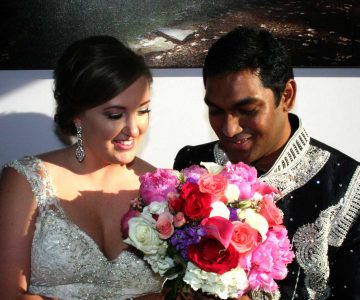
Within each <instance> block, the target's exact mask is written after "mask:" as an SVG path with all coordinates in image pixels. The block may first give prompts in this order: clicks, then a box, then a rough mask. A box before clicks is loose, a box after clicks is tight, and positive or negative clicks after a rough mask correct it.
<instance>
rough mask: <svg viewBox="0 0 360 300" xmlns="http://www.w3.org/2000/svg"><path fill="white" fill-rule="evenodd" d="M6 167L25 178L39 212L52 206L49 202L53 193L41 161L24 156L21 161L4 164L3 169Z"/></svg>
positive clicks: (33, 157)
mask: <svg viewBox="0 0 360 300" xmlns="http://www.w3.org/2000/svg"><path fill="white" fill-rule="evenodd" d="M6 167H10V168H13V169H15V170H16V171H17V172H18V173H20V174H22V175H23V176H25V178H26V180H27V181H28V182H29V184H30V186H31V189H32V192H33V193H34V196H35V199H36V201H37V204H38V208H39V210H40V211H42V210H44V209H45V207H46V206H47V205H49V204H52V203H49V201H50V199H53V198H54V197H53V195H54V192H53V188H52V184H51V182H50V178H49V175H48V173H47V170H46V168H45V166H44V164H43V162H42V160H41V159H39V158H37V157H35V156H24V157H23V158H21V159H18V160H14V161H11V162H9V163H7V164H5V166H4V168H6Z"/></svg>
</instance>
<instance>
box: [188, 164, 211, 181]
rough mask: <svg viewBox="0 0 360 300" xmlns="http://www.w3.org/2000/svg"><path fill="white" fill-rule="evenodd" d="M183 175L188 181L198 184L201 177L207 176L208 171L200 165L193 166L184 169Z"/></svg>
mask: <svg viewBox="0 0 360 300" xmlns="http://www.w3.org/2000/svg"><path fill="white" fill-rule="evenodd" d="M181 173H183V174H184V177H185V180H186V181H189V180H190V179H191V182H193V183H196V182H197V181H198V180H199V178H200V177H201V175H203V174H207V173H208V171H207V170H206V169H205V168H203V167H200V166H198V165H192V166H190V167H188V168H185V169H183V170H182V171H181Z"/></svg>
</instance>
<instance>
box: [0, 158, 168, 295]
mask: <svg viewBox="0 0 360 300" xmlns="http://www.w3.org/2000/svg"><path fill="white" fill-rule="evenodd" d="M5 167H12V168H14V169H15V170H17V171H18V172H19V173H21V174H23V175H24V176H25V177H26V179H27V181H28V182H29V183H30V185H31V187H32V191H33V193H34V195H35V197H36V200H37V202H38V208H39V213H38V216H37V219H36V229H35V233H34V238H33V242H32V255H31V277H30V285H29V292H31V293H34V294H41V295H45V296H49V297H56V298H59V299H66V300H71V299H119V300H122V299H127V298H130V297H137V296H140V295H144V294H147V293H152V292H158V291H159V290H160V289H161V284H162V281H161V279H160V278H159V277H158V276H156V275H155V274H154V273H153V272H152V271H151V269H150V267H149V266H148V265H147V263H146V262H145V261H144V260H142V259H141V258H140V257H138V256H137V255H136V254H135V253H133V252H131V251H128V250H127V251H122V252H121V253H120V255H119V256H118V257H117V258H116V259H114V260H112V261H109V260H108V259H107V258H106V257H105V256H104V255H103V253H102V252H101V251H100V249H99V248H98V246H97V244H96V243H95V242H94V241H93V240H92V239H91V238H90V236H88V235H87V234H86V233H85V232H84V231H82V230H81V229H80V228H79V227H78V226H77V225H76V224H74V223H72V222H71V221H70V220H69V219H68V218H67V217H66V215H65V213H64V211H63V209H62V208H61V206H60V204H59V201H58V200H57V198H56V195H54V188H53V186H52V183H51V178H50V177H49V176H48V174H47V171H46V168H45V166H44V164H43V162H42V161H41V160H40V159H38V158H35V157H24V158H23V159H21V160H16V161H13V162H11V163H8V164H7V165H6V166H5ZM119 234H120V232H119Z"/></svg>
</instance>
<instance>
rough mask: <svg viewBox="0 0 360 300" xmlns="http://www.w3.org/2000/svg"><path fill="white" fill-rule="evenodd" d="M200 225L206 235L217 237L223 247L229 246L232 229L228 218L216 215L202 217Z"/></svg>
mask: <svg viewBox="0 0 360 300" xmlns="http://www.w3.org/2000/svg"><path fill="white" fill-rule="evenodd" d="M201 225H202V226H204V229H205V232H206V235H207V236H211V237H213V238H215V239H217V240H218V241H219V242H220V243H221V244H222V245H223V246H224V247H225V248H227V247H228V246H229V244H230V241H231V237H232V235H233V231H234V226H233V224H232V223H231V222H230V221H229V220H227V219H225V218H223V217H218V216H216V217H211V218H206V219H203V220H202V222H201Z"/></svg>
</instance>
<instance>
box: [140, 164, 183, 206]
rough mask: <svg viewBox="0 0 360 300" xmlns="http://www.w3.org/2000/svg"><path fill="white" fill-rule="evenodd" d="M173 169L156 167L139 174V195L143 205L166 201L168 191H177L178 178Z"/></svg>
mask: <svg viewBox="0 0 360 300" xmlns="http://www.w3.org/2000/svg"><path fill="white" fill-rule="evenodd" d="M174 172H175V171H173V170H168V169H157V170H156V171H154V172H148V173H145V174H144V175H142V176H140V196H141V197H142V199H143V200H144V203H145V205H149V204H150V203H151V202H154V201H158V202H164V201H166V197H167V195H168V193H169V192H177V186H178V184H179V179H178V178H177V176H176V175H175V173H174Z"/></svg>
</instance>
